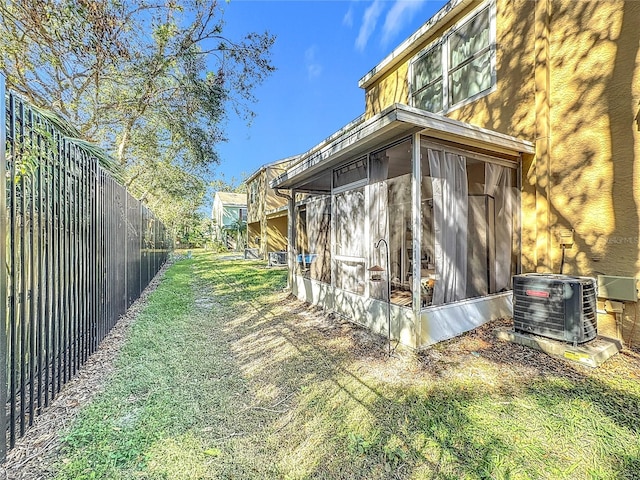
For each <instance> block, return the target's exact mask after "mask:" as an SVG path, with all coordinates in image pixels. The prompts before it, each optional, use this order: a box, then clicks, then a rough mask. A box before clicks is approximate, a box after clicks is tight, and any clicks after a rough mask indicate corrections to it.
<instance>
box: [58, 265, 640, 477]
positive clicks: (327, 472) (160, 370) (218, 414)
mask: <svg viewBox="0 0 640 480" xmlns="http://www.w3.org/2000/svg"><path fill="white" fill-rule="evenodd" d="M284 286H285V272H284V271H283V270H276V269H267V268H265V267H264V265H263V264H262V263H260V262H249V261H238V260H236V261H229V260H222V259H221V258H220V257H216V256H214V255H211V254H207V253H196V254H195V255H194V256H193V258H191V259H186V258H185V259H182V260H180V261H178V262H177V263H175V264H174V265H173V266H172V267H171V268H170V269H169V270H168V271H167V273H166V277H165V279H164V280H163V281H162V282H161V283H160V285H159V287H158V288H157V290H156V291H155V292H154V293H153V294H152V295H151V297H150V300H149V304H148V306H147V308H146V309H145V310H144V311H143V312H142V313H141V315H140V316H139V318H138V320H137V321H136V322H135V324H134V325H133V327H132V328H131V330H130V333H129V339H128V341H127V343H126V344H125V346H124V347H123V349H122V350H121V352H120V356H119V358H118V361H117V369H116V373H115V374H114V375H113V377H112V378H111V380H110V382H109V384H108V385H107V387H106V389H105V391H104V392H102V393H101V394H99V395H98V396H97V398H96V400H95V401H94V402H93V403H92V404H90V405H89V406H88V407H86V408H85V409H84V410H83V411H82V412H81V415H80V417H79V419H78V421H77V422H76V423H75V425H74V426H73V428H72V430H71V431H69V432H66V433H65V434H64V435H65V443H64V448H63V451H62V454H61V456H60V463H59V469H58V477H57V478H59V479H83V478H86V479H92V478H108V479H171V480H174V479H197V478H203V479H208V478H236V479H247V478H256V479H270V478H286V479H295V478H328V479H342V478H345V479H346V478H363V479H375V478H385V479H386V478H429V479H432V478H433V479H460V478H469V479H476V478H496V479H499V478H505V479H506V478H509V479H519V478H533V479H538V478H549V479H561V478H567V479H587V478H590V479H624V478H640V355H639V354H638V352H637V351H629V350H626V351H624V352H623V353H621V354H619V355H616V356H614V357H613V358H611V359H610V360H609V361H608V362H607V363H605V364H604V365H603V366H602V367H601V368H599V369H595V370H592V369H588V368H587V367H583V366H580V365H573V364H568V363H565V362H563V361H560V360H555V359H552V358H550V357H548V356H546V355H544V354H542V353H539V352H535V351H531V350H527V349H525V348H524V347H521V346H518V345H512V344H507V343H502V342H498V341H496V340H494V339H493V336H492V328H494V327H495V325H493V326H486V327H484V328H481V329H479V330H477V331H476V332H473V333H471V334H467V335H464V336H462V337H460V338H456V339H453V340H451V341H448V342H444V343H442V344H440V345H438V346H436V347H434V348H432V349H430V350H428V351H426V352H425V353H423V354H421V355H412V354H408V353H407V354H402V355H399V356H397V357H394V358H392V359H386V357H385V352H386V350H385V343H384V341H383V339H380V338H378V337H376V336H373V335H371V334H369V333H368V332H366V331H364V330H362V329H359V328H357V327H354V326H352V325H350V324H348V323H345V322H343V321H341V320H340V319H336V318H332V317H331V316H327V315H325V314H323V312H321V311H318V310H315V309H312V308H309V307H308V306H306V305H304V304H302V303H300V302H298V301H296V300H294V299H292V298H291V297H289V296H288V295H287V293H286V292H284V291H283V287H284Z"/></svg>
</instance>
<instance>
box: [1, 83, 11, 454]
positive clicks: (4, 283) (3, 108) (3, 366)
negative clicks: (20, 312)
mask: <svg viewBox="0 0 640 480" xmlns="http://www.w3.org/2000/svg"><path fill="white" fill-rule="evenodd" d="M5 95H6V92H5V81H4V76H3V75H2V74H1V73H0V178H3V179H4V178H6V175H5V173H6V168H7V163H6V153H5V149H6V145H7V143H6V120H5V119H6V116H7V114H6V106H5ZM11 113H12V114H13V112H11ZM6 188H7V182H6V181H4V180H3V181H2V184H1V185H0V212H2V214H3V217H2V219H0V258H6V253H7V251H6V250H7V245H6V241H7V221H6V219H5V216H4V215H5V213H4V212H5V211H6V201H7V200H6V199H7V196H6ZM0 298H2V299H5V298H7V272H6V269H5V268H2V269H0ZM3 301H4V300H3ZM0 325H2V327H1V328H0V406H1V407H2V408H1V409H0V463H3V462H4V461H5V460H6V458H7V412H6V409H5V405H6V404H7V349H6V348H5V346H6V345H7V338H6V335H7V330H6V325H7V309H6V308H4V306H3V308H1V309H0Z"/></svg>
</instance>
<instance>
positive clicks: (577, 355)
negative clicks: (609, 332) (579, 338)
mask: <svg viewBox="0 0 640 480" xmlns="http://www.w3.org/2000/svg"><path fill="white" fill-rule="evenodd" d="M494 334H495V336H496V337H497V338H498V339H500V340H505V341H507V342H512V343H517V344H519V345H525V346H527V347H530V348H535V349H536V350H540V351H542V352H545V353H546V354H548V355H551V356H554V357H558V358H563V359H566V360H571V361H572V362H577V363H581V364H582V365H587V366H589V367H598V366H600V365H602V364H603V363H604V362H605V361H606V360H607V359H608V358H610V357H612V356H613V355H615V354H616V353H618V352H619V351H620V350H622V343H621V342H620V340H616V339H613V338H609V337H603V336H598V337H596V338H595V339H594V340H592V341H590V342H586V343H583V344H582V345H577V346H575V347H574V346H573V345H571V344H569V343H565V342H561V341H558V340H553V339H550V338H545V337H540V336H537V335H531V334H526V333H520V332H515V331H513V330H512V329H510V328H498V329H496V330H495V332H494Z"/></svg>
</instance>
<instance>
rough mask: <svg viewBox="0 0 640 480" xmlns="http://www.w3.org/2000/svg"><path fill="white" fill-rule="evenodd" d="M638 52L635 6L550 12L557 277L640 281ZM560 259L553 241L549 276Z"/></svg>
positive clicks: (563, 7)
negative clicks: (566, 234)
mask: <svg viewBox="0 0 640 480" xmlns="http://www.w3.org/2000/svg"><path fill="white" fill-rule="evenodd" d="M639 44H640V4H639V3H638V2H625V1H609V2H570V1H562V2H560V1H558V2H553V3H552V14H551V41H550V69H551V71H550V81H551V86H552V89H551V97H550V103H551V107H550V113H551V148H550V192H549V195H550V206H549V207H550V208H549V224H550V228H551V230H552V232H553V231H556V230H558V229H562V228H573V229H574V230H575V234H574V240H575V244H574V246H573V247H572V248H571V249H569V250H567V252H566V256H567V260H566V268H565V272H566V273H580V274H587V275H592V274H595V273H606V274H609V275H621V276H640V256H639V252H640V249H639V245H638V235H639V223H640V222H639V213H640V188H639V181H638V179H639V178H640V167H639V165H638V162H639V161H640V141H639V140H640V138H639V133H638V124H637V121H634V117H635V116H636V115H637V114H638V109H639V103H640V55H639V48H638V46H639ZM552 239H553V235H552ZM560 256H561V250H560V249H559V248H558V246H557V242H555V241H552V243H551V252H550V259H551V266H552V268H557V266H558V265H559V263H560Z"/></svg>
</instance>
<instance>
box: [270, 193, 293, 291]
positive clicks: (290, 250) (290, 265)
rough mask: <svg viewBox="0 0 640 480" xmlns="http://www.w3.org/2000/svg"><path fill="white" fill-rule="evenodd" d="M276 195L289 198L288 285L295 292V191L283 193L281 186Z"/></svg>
mask: <svg viewBox="0 0 640 480" xmlns="http://www.w3.org/2000/svg"><path fill="white" fill-rule="evenodd" d="M273 192H274V193H275V194H276V196H278V197H281V198H286V199H287V270H288V274H287V287H288V288H289V290H291V291H292V293H294V294H295V292H293V257H294V239H295V231H296V230H295V206H296V202H295V201H294V198H295V195H296V194H295V191H294V190H291V195H289V194H286V193H282V192H281V191H280V189H279V188H274V189H273Z"/></svg>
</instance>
